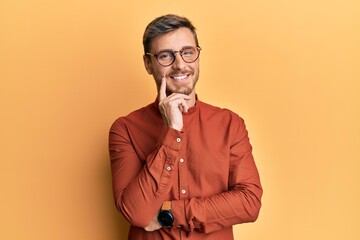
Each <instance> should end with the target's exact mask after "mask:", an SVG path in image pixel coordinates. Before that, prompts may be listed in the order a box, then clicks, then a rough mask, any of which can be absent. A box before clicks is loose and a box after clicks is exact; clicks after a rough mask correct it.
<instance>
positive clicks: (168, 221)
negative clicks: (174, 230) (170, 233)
mask: <svg viewBox="0 0 360 240" xmlns="http://www.w3.org/2000/svg"><path fill="white" fill-rule="evenodd" d="M158 221H159V223H160V224H161V226H163V227H171V226H172V225H173V223H174V216H173V215H172V213H171V202H170V201H165V202H164V203H163V205H162V206H161V209H160V213H159V216H158Z"/></svg>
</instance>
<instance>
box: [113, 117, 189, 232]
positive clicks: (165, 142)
mask: <svg viewBox="0 0 360 240" xmlns="http://www.w3.org/2000/svg"><path fill="white" fill-rule="evenodd" d="M181 137H182V133H181V132H179V131H176V130H174V129H172V128H169V127H164V130H163V132H162V134H161V136H160V138H159V139H158V143H157V145H156V148H155V150H154V151H153V152H152V153H151V154H150V155H149V156H148V157H147V159H146V163H143V162H142V161H141V160H140V159H139V158H138V156H137V154H136V152H135V150H134V146H133V144H132V142H131V140H130V137H129V134H128V129H127V127H126V124H125V123H124V121H122V119H121V118H120V119H118V120H117V121H116V122H115V123H114V124H113V125H112V127H111V129H110V134H109V152H110V161H111V171H112V181H113V193H114V198H115V205H116V207H117V209H118V210H119V211H120V212H121V213H122V214H123V215H124V217H125V218H126V219H127V220H128V221H129V222H130V224H131V225H133V226H137V227H145V226H147V225H148V224H149V223H150V221H151V219H152V218H153V216H154V215H155V214H156V212H158V211H159V209H160V207H161V205H162V203H163V202H164V200H166V199H164V197H163V196H165V195H166V194H167V193H168V192H169V191H170V188H171V181H172V180H171V179H172V176H173V172H174V171H176V169H175V168H176V167H177V166H176V164H175V159H176V158H177V156H178V154H179V153H178V152H179V149H180V148H181V144H182V143H181Z"/></svg>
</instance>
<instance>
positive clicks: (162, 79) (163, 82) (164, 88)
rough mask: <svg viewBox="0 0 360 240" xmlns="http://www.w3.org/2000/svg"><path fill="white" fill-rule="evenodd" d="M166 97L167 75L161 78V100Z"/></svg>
mask: <svg viewBox="0 0 360 240" xmlns="http://www.w3.org/2000/svg"><path fill="white" fill-rule="evenodd" d="M165 98H166V79H165V77H163V78H161V85H160V89H159V101H162V100H164V99H165Z"/></svg>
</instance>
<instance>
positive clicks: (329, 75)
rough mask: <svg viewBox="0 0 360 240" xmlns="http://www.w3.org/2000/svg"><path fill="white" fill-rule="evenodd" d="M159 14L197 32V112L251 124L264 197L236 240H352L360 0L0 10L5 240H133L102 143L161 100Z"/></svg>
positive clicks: (76, 4) (35, 5)
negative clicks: (187, 22)
mask: <svg viewBox="0 0 360 240" xmlns="http://www.w3.org/2000/svg"><path fill="white" fill-rule="evenodd" d="M166 13H176V14H179V15H184V16H187V17H188V18H190V19H191V20H192V21H193V23H194V24H195V26H196V27H197V28H198V35H199V40H200V45H201V47H202V48H203V51H202V53H201V59H200V66H201V73H200V79H199V84H198V86H197V92H198V94H199V97H200V99H202V100H203V101H205V102H209V103H211V104H213V105H217V106H220V107H226V108H230V109H232V110H233V111H235V112H237V113H238V114H240V115H241V116H242V117H243V118H244V119H245V121H246V123H247V127H248V130H249V134H250V138H251V143H252V144H253V147H254V155H255V158H256V161H257V165H258V168H259V171H260V174H261V179H262V183H263V187H264V197H263V207H262V210H261V213H260V217H259V219H258V221H257V222H255V223H252V224H242V225H237V226H236V227H234V229H235V235H236V239H247V240H250V239H257V240H258V239H264V240H270V239H271V240H273V239H274V240H275V239H276V240H288V239H291V240H300V239H301V240H303V239H325V240H339V239H347V240H358V239H360V228H359V224H360V221H359V216H360V206H359V203H360V186H359V183H360V174H359V172H360V163H359V162H360V127H359V125H360V84H359V82H360V1H358V0H332V1H325V0H318V1H316V0H315V1H314V0H312V1H310V0H303V1H300V0H293V1H291V0H290V1H284V0H274V1H265V0H259V1H242V0H241V1H237V0H229V1H210V0H208V1H203V0H199V1H193V0H191V1H190V0H186V1H178V0H173V1H163V0H155V1H119V0H104V1H93V0H91V1H85V0H71V1H70V0H65V1H49V0H31V1H25V0H2V1H1V2H0V106H1V109H0V110H1V118H0V119H1V120H0V121H1V132H0V140H1V142H0V148H1V151H0V201H1V204H0V228H1V230H0V239H6V240H8V239H11V240H12V239H14V240H19V239H37V240H45V239H46V240H48V239H52V240H57V239H59V240H60V239H61V240H63V239H81V240H98V239H106V240H115V239H116V240H125V239H126V235H127V229H128V225H127V223H126V221H125V220H124V219H123V217H122V216H121V215H120V214H119V213H118V212H117V211H116V209H115V207H114V204H113V199H112V191H111V177H110V165H109V158H108V152H107V137H108V130H109V127H110V125H111V124H112V122H113V121H114V120H115V119H116V118H117V117H119V116H121V115H125V114H127V113H129V112H130V111H132V110H134V109H136V108H139V107H142V106H144V105H146V104H148V103H150V102H152V101H153V100H154V99H155V97H156V89H155V84H154V82H153V79H152V77H151V76H149V75H147V73H146V71H145V69H144V66H143V63H142V53H143V52H142V51H143V50H142V42H141V40H142V34H143V31H144V28H145V26H146V25H147V23H148V22H150V21H151V20H152V19H153V18H155V17H157V16H159V15H162V14H166ZM209 131H211V129H209Z"/></svg>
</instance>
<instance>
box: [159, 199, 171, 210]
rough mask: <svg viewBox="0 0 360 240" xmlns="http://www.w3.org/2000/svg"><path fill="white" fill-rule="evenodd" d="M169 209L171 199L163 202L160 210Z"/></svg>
mask: <svg viewBox="0 0 360 240" xmlns="http://www.w3.org/2000/svg"><path fill="white" fill-rule="evenodd" d="M170 210H171V201H165V202H163V204H162V206H161V211H170Z"/></svg>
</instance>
